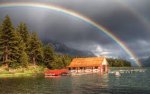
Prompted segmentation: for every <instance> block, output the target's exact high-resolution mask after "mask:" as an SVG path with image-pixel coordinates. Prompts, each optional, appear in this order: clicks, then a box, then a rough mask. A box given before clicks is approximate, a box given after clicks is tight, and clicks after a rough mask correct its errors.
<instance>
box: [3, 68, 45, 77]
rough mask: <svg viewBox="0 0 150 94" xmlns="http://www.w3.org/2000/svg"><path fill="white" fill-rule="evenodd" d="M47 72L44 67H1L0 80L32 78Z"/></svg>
mask: <svg viewBox="0 0 150 94" xmlns="http://www.w3.org/2000/svg"><path fill="white" fill-rule="evenodd" d="M44 70H45V68H44V67H42V66H33V65H30V66H28V68H17V69H6V68H4V67H0V78H8V77H32V76H34V75H37V74H41V73H43V72H44Z"/></svg>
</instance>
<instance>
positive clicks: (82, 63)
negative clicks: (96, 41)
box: [67, 57, 108, 73]
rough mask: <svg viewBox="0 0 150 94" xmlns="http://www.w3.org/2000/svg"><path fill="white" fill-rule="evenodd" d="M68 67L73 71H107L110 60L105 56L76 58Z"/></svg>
mask: <svg viewBox="0 0 150 94" xmlns="http://www.w3.org/2000/svg"><path fill="white" fill-rule="evenodd" d="M67 68H68V69H69V70H70V72H71V73H92V72H100V73H107V72H108V62H107V60H106V58H105V57H88V58H74V59H73V60H72V62H71V63H70V65H69V66H68V67H67Z"/></svg>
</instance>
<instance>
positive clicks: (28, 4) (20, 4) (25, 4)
mask: <svg viewBox="0 0 150 94" xmlns="http://www.w3.org/2000/svg"><path fill="white" fill-rule="evenodd" d="M5 7H6V8H7V7H38V8H44V9H50V10H54V11H57V12H61V13H65V14H67V15H70V16H73V17H76V18H78V19H80V20H82V21H84V22H86V23H88V24H90V25H92V26H93V27H95V28H97V29H99V30H100V31H102V32H104V33H105V34H106V35H108V36H109V37H110V38H111V39H113V40H114V41H115V42H116V43H117V44H118V45H120V47H122V49H124V51H125V52H126V53H127V54H128V55H129V56H130V57H132V58H134V59H135V60H136V64H137V65H138V66H141V63H140V62H139V61H138V59H137V57H136V55H135V54H134V53H133V52H132V51H131V50H130V49H129V48H128V47H127V45H126V44H125V43H124V42H123V41H121V40H120V39H119V38H117V37H116V36H115V35H114V34H113V33H111V31H109V30H108V29H106V28H105V27H103V26H102V25H99V24H98V23H96V22H94V21H93V20H91V19H90V18H88V17H86V16H83V15H81V14H79V13H77V12H74V11H72V10H69V9H65V8H62V7H59V6H55V5H51V4H41V3H33V2H14V3H0V8H5Z"/></svg>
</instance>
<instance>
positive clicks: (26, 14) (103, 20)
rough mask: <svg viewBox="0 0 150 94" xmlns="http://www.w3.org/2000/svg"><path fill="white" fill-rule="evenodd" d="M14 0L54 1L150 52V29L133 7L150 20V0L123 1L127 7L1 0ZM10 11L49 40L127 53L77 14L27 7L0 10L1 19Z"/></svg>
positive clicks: (99, 1)
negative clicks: (74, 15)
mask: <svg viewBox="0 0 150 94" xmlns="http://www.w3.org/2000/svg"><path fill="white" fill-rule="evenodd" d="M14 1H15V2H41V3H50V4H54V5H58V6H61V7H64V8H66V9H70V10H73V11H76V12H78V13H80V14H82V15H85V16H87V17H89V18H91V19H92V20H93V21H95V22H97V23H98V24H101V25H103V26H104V27H106V28H107V29H109V30H110V32H112V33H113V34H114V35H116V36H117V37H118V38H120V39H121V40H122V41H123V42H124V43H126V44H127V46H129V48H130V49H131V50H133V51H134V52H135V53H136V54H137V55H138V56H142V55H148V54H150V50H149V47H150V43H149V41H150V37H149V35H150V29H149V28H148V25H146V26H145V24H144V23H143V22H142V19H139V17H137V15H136V14H135V13H134V12H133V10H130V8H131V7H133V9H135V10H136V11H139V12H140V14H141V15H144V16H145V18H147V19H150V17H149V16H150V13H149V9H150V6H149V5H150V3H149V1H148V0H142V1H141V0H132V1H131V0H123V2H125V3H126V4H129V6H130V7H128V6H123V5H122V4H120V3H118V2H116V0H94V1H93V0H86V1H85V0H61V1H60V0H11V1H10V0H0V2H14ZM132 5H133V6H132ZM22 10H23V12H22ZM6 14H8V15H10V16H11V17H12V19H13V21H14V23H15V25H16V24H18V23H19V21H24V22H26V23H27V24H28V25H29V27H30V30H31V31H37V32H38V33H39V35H40V37H41V39H43V40H45V41H49V40H51V39H52V40H57V41H60V42H63V43H65V44H66V45H67V46H69V47H72V48H75V49H80V50H87V51H93V52H95V51H97V52H98V53H102V52H105V54H106V53H107V54H110V55H113V54H117V55H118V56H119V55H120V56H125V55H126V54H125V52H124V51H123V50H122V49H121V48H120V47H119V46H118V44H116V43H115V42H114V41H113V40H112V39H111V38H110V37H109V36H107V35H106V34H104V33H103V32H102V31H100V30H98V29H96V28H94V27H93V26H91V25H89V24H87V23H85V22H83V21H81V20H79V19H76V18H74V17H71V16H66V15H64V14H61V13H57V12H54V11H50V10H46V9H39V8H38V9H37V8H25V7H24V8H19V9H18V8H12V9H10V8H4V9H0V20H2V18H3V17H4V16H5V15H6ZM93 49H97V50H93ZM116 49H117V50H116ZM95 53H96V52H95ZM117 55H116V56H117Z"/></svg>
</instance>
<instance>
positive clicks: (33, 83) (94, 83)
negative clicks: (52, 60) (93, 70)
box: [0, 68, 150, 94]
mask: <svg viewBox="0 0 150 94" xmlns="http://www.w3.org/2000/svg"><path fill="white" fill-rule="evenodd" d="M145 69H146V71H145V72H134V73H122V74H121V76H120V77H116V76H114V74H104V75H100V74H88V75H80V76H64V77H60V78H44V77H43V75H39V76H38V77H20V78H0V94H150V68H145ZM112 70H113V71H114V70H122V68H113V69H112Z"/></svg>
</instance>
